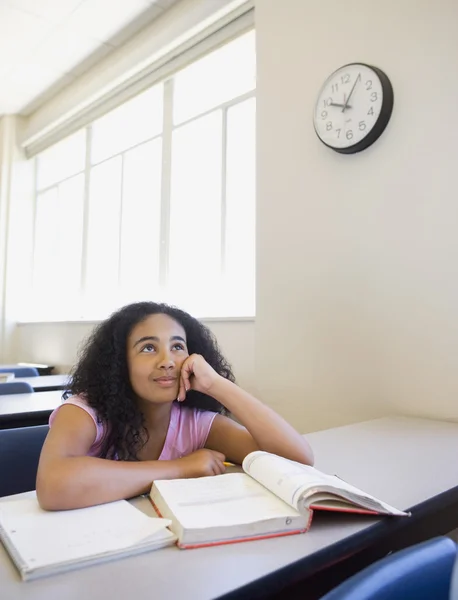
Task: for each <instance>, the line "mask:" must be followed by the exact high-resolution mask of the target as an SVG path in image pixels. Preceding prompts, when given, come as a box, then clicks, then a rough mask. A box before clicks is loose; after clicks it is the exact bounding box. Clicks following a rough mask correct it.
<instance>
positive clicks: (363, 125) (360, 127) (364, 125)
mask: <svg viewBox="0 0 458 600" xmlns="http://www.w3.org/2000/svg"><path fill="white" fill-rule="evenodd" d="M358 126H359V130H360V131H364V130H365V129H366V123H365V122H364V121H360V122H359V125H358Z"/></svg>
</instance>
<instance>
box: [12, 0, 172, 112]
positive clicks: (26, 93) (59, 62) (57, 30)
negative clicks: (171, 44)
mask: <svg viewBox="0 0 458 600" xmlns="http://www.w3.org/2000/svg"><path fill="white" fill-rule="evenodd" d="M177 1H178V0H0V115H2V114H11V113H12V114H15V113H21V114H25V115H26V114H30V113H31V112H33V110H34V109H35V108H37V107H38V106H39V104H40V103H41V102H42V101H43V100H45V99H46V98H47V97H49V95H50V93H51V92H56V91H57V90H58V89H61V88H62V87H64V86H65V85H67V84H69V83H71V82H72V81H74V80H75V79H76V78H77V77H78V76H79V75H81V73H83V72H84V71H85V70H87V69H88V68H89V67H91V66H92V65H93V64H95V63H96V62H97V61H98V60H100V59H101V58H103V57H104V56H106V55H107V54H108V53H109V52H111V51H112V50H113V49H114V48H116V47H119V46H120V45H122V44H123V43H125V42H126V40H127V39H129V38H130V37H131V36H132V35H134V34H135V33H137V32H138V31H139V30H140V29H142V28H143V27H144V26H145V25H147V24H148V23H150V22H151V21H152V20H154V19H156V18H157V17H158V16H159V15H161V14H162V13H163V12H164V11H165V10H167V9H168V8H169V7H170V6H171V5H172V4H175V3H176V2H177Z"/></svg>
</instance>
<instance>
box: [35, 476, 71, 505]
mask: <svg viewBox="0 0 458 600" xmlns="http://www.w3.org/2000/svg"><path fill="white" fill-rule="evenodd" d="M36 487H37V489H36V493H37V500H38V504H39V505H40V508H42V509H43V510H65V509H66V508H68V507H67V506H65V504H66V502H65V489H64V488H63V486H62V484H61V483H60V482H59V481H58V478H57V477H54V476H53V475H52V474H51V475H47V474H46V473H43V474H41V473H38V476H37V485H36Z"/></svg>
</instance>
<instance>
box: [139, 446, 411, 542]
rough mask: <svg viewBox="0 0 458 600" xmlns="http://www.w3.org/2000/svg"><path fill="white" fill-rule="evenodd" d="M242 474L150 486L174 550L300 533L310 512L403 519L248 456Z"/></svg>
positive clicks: (286, 464) (285, 466)
mask: <svg viewBox="0 0 458 600" xmlns="http://www.w3.org/2000/svg"><path fill="white" fill-rule="evenodd" d="M242 468H243V470H244V473H230V474H226V475H216V476H213V477H201V478H198V479H173V480H168V481H156V482H155V483H154V484H153V487H152V489H151V494H150V496H151V500H152V503H153V506H154V507H155V509H156V512H157V513H158V514H159V515H160V516H162V517H166V518H167V519H170V521H171V526H170V529H171V530H172V531H173V532H174V533H175V534H176V535H177V537H178V546H179V547H180V548H195V547H199V546H207V545H213V544H222V543H231V542H236V541H240V540H248V539H260V538H264V537H274V536H280V535H291V534H294V533H304V532H305V531H307V529H308V528H309V526H310V524H311V520H312V514H313V510H330V511H340V512H354V513H363V514H372V515H373V514H376V515H379V514H380V515H398V516H405V515H407V513H405V512H402V511H400V510H397V509H396V508H393V507H392V506H389V505H388V504H385V502H382V501H381V500H377V499H376V498H374V497H373V496H371V495H369V494H366V493H365V492H362V491H361V490H359V489H357V488H355V487H353V486H352V485H350V484H348V483H346V482H345V481H342V480H341V479H339V478H338V477H336V476H334V475H326V474H325V473H322V472H321V471H318V470H317V469H314V468H313V467H308V466H305V465H302V464H300V463H297V462H294V461H291V460H287V459H285V458H281V457H279V456H276V455H274V454H269V453H268V452H260V451H258V452H252V453H251V454H249V455H248V456H247V457H246V458H245V460H244V461H243V465H242Z"/></svg>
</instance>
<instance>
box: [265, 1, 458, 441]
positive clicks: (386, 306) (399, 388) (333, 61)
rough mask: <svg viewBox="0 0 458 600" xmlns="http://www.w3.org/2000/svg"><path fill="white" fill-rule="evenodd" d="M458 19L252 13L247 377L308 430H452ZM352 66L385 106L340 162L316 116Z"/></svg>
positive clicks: (456, 353)
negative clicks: (370, 136)
mask: <svg viewBox="0 0 458 600" xmlns="http://www.w3.org/2000/svg"><path fill="white" fill-rule="evenodd" d="M457 23H458V3H457V2H456V0H438V1H437V2H434V3H433V2H431V1H430V0H403V1H402V2H399V1H398V0H384V1H383V2H378V1H376V0H347V1H346V2H342V1H341V0H328V1H327V2H324V3H323V2H321V3H320V2H304V0H282V1H281V2H279V1H278V0H260V1H259V2H257V5H256V30H257V44H258V46H257V57H258V83H257V106H258V214H257V238H258V247H257V249H258V279H257V298H258V306H257V317H256V344H255V352H256V379H257V385H258V387H259V388H260V391H261V394H262V395H263V397H264V398H265V399H266V400H268V402H269V403H271V404H272V405H273V406H275V407H276V408H278V409H279V410H280V411H281V412H283V414H285V415H286V416H287V417H289V418H290V419H291V420H292V421H293V422H295V423H296V425H298V426H299V427H300V428H301V429H303V430H313V429H317V428H321V427H329V426H331V425H333V424H340V423H346V422H351V421H357V420H362V419H364V418H370V417H373V416H377V415H384V414H389V413H407V414H410V413H412V414H417V415H424V416H431V417H437V418H445V419H455V420H457V419H458V402H457V401H456V398H457V396H458V276H457V275H458V263H457V260H458V234H457V230H458V227H457V224H458V192H457V185H456V171H457V166H458V149H457V144H458V137H457V133H456V123H455V120H456V119H455V116H454V115H455V114H456V107H457V98H458V77H457V73H458V35H457ZM354 61H361V62H366V63H369V64H373V65H376V66H378V67H380V68H381V69H383V70H384V71H385V72H386V73H387V74H388V76H389V77H390V78H391V81H392V83H393V87H394V94H395V106H394V112H393V116H392V119H391V122H390V123H389V125H388V128H387V130H386V131H385V133H384V134H383V135H382V137H381V138H380V139H379V140H378V141H377V142H376V143H375V145H374V146H372V147H371V148H369V149H368V150H366V151H364V152H363V153H361V154H358V155H353V156H343V155H338V154H337V153H335V152H333V151H331V150H329V149H327V148H326V147H324V146H323V145H322V144H321V143H320V142H319V141H318V139H317V138H316V136H315V134H314V130H313V126H312V110H313V106H314V102H315V98H316V96H317V93H318V90H319V88H320V86H321V85H322V83H323V81H324V80H325V78H326V77H327V76H328V75H329V74H330V73H331V72H332V71H333V70H334V69H336V68H338V67H340V66H341V65H344V64H346V63H348V62H354Z"/></svg>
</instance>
